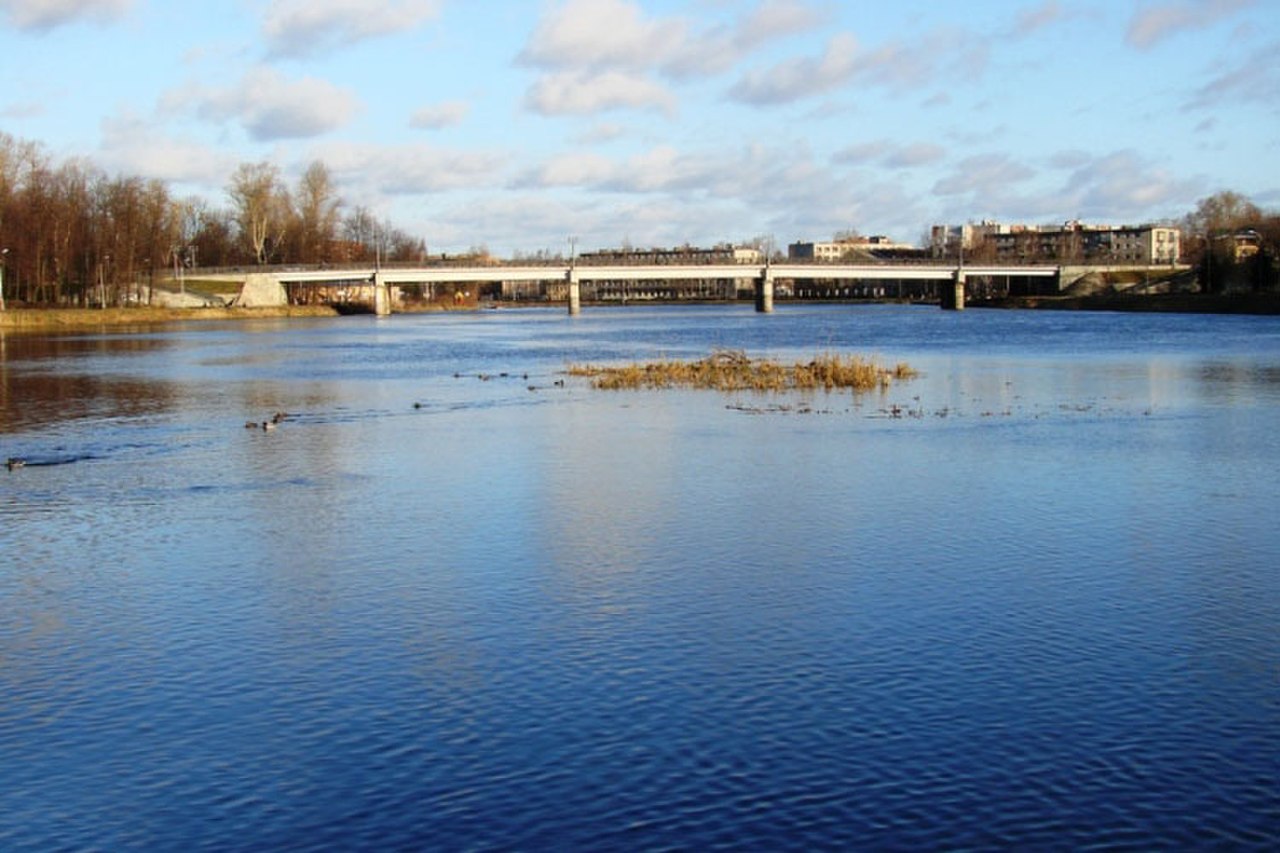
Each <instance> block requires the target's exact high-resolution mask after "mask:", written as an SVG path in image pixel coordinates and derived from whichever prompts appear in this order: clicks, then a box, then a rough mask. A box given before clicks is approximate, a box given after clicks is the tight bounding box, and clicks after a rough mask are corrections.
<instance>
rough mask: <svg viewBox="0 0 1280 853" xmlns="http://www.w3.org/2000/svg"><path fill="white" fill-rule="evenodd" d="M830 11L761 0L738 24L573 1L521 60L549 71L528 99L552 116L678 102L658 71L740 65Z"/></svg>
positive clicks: (705, 71) (549, 17) (799, 0)
mask: <svg viewBox="0 0 1280 853" xmlns="http://www.w3.org/2000/svg"><path fill="white" fill-rule="evenodd" d="M823 17H824V16H823V14H822V13H820V12H819V11H817V10H816V9H814V8H813V7H811V6H810V5H809V4H808V3H806V2H804V0H761V2H759V3H757V4H756V5H754V6H753V7H752V8H751V9H749V10H748V11H747V12H746V13H745V14H744V15H743V16H742V17H740V18H739V19H738V20H737V21H735V22H734V23H732V24H730V25H720V26H709V27H703V28H697V27H695V26H694V24H693V23H692V22H691V21H690V20H689V19H687V18H684V17H676V16H667V17H655V16H651V15H649V14H647V13H646V11H645V9H644V8H643V6H642V5H641V4H640V3H636V2H633V0H567V2H565V3H562V4H560V5H558V6H552V7H550V8H549V11H548V12H547V14H546V15H545V16H544V17H543V18H542V19H541V21H540V22H539V24H538V26H537V28H536V29H535V30H534V32H533V33H532V34H531V35H530V37H529V39H528V41H527V42H526V44H525V47H524V49H523V50H522V51H521V52H520V55H519V61H520V62H521V63H522V64H524V65H528V66H532V67H535V68H539V69H542V70H543V72H544V76H542V77H540V78H539V79H538V80H537V81H536V82H535V83H534V84H533V86H532V87H531V88H530V91H529V95H528V97H527V98H526V104H527V105H528V106H530V107H532V108H533V109H535V110H537V111H538V112H541V113H543V114H546V115H554V114H569V113H573V114H582V113H590V112H594V111H599V110H605V109H615V108H619V107H622V108H640V109H651V108H653V107H655V106H656V107H658V108H660V109H664V110H667V111H671V110H673V109H674V108H675V103H676V101H675V96H674V94H672V93H671V92H670V90H669V89H667V88H666V87H664V86H663V85H662V84H660V83H659V82H657V79H656V78H657V77H666V78H671V79H674V80H683V79H687V78H690V77H701V76H710V75H714V74H720V73H723V72H725V71H727V70H729V69H730V68H732V67H733V66H734V65H735V64H736V63H738V62H739V61H740V60H741V59H742V58H743V57H744V56H746V55H747V54H748V53H750V52H751V51H752V50H755V49H756V48H758V47H759V46H760V45H762V44H764V43H765V42H767V41H770V40H773V39H779V38H783V37H786V36H789V35H794V34H796V33H801V32H805V31H807V30H810V29H812V28H814V27H815V26H816V25H818V24H819V23H820V22H821V21H822V20H823Z"/></svg>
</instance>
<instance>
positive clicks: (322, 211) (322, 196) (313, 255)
mask: <svg viewBox="0 0 1280 853" xmlns="http://www.w3.org/2000/svg"><path fill="white" fill-rule="evenodd" d="M296 198H297V216H298V227H297V248H298V256H297V258H296V260H298V261H300V262H302V263H308V264H312V263H320V262H323V261H328V260H332V258H331V257H330V255H331V254H332V251H333V240H334V237H335V236H336V235H337V230H338V211H339V208H340V207H341V205H342V202H341V200H340V199H339V198H338V196H337V192H336V190H335V189H334V186H333V181H332V179H331V178H330V176H329V169H328V168H327V167H326V166H325V165H324V163H322V162H320V161H319V160H316V161H315V162H313V163H312V164H311V165H310V166H308V167H307V171H306V172H304V173H303V175H302V178H301V179H300V180H299V182H298V191H297V194H296Z"/></svg>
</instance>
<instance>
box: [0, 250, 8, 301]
mask: <svg viewBox="0 0 1280 853" xmlns="http://www.w3.org/2000/svg"><path fill="white" fill-rule="evenodd" d="M7 254H9V250H8V249H7V248H6V249H0V311H3V310H4V262H5V255H7Z"/></svg>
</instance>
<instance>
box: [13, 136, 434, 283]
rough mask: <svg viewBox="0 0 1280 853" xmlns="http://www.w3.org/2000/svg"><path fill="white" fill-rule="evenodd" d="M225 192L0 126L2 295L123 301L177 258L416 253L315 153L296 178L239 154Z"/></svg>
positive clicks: (275, 259)
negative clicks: (347, 193) (102, 163)
mask: <svg viewBox="0 0 1280 853" xmlns="http://www.w3.org/2000/svg"><path fill="white" fill-rule="evenodd" d="M226 194H227V206H225V207H218V206H215V205H213V204H210V203H209V202H208V201H207V200H205V199H203V198H198V197H187V198H180V197H175V195H174V193H173V192H172V191H171V190H170V188H169V186H168V185H167V184H165V183H164V182H163V181H159V180H154V179H145V178H141V177H136V176H126V175H118V176H112V175H108V174H107V173H106V172H104V171H103V170H102V169H100V168H98V167H96V166H94V165H93V164H92V163H89V162H86V161H84V160H80V159H73V160H67V161H65V162H54V159H53V158H52V157H50V155H49V154H48V153H47V152H46V151H45V150H44V148H43V146H41V145H40V144H38V143H35V142H29V141H25V140H21V139H17V138H15V137H13V136H11V135H9V134H6V133H3V132H0V263H3V276H4V279H3V282H4V290H3V294H0V296H2V297H3V298H4V299H5V300H6V301H7V303H8V305H9V306H10V307H14V306H17V305H31V306H89V305H93V306H98V305H124V304H128V303H130V302H131V301H136V300H137V299H138V298H139V296H138V294H139V293H141V292H144V290H143V289H142V288H140V287H139V285H145V284H149V283H150V282H152V281H153V280H155V278H156V277H157V276H159V275H163V274H165V273H171V272H173V271H176V270H178V269H181V268H188V269H190V268H195V267H202V268H216V267H241V266H246V265H259V264H325V263H358V262H364V261H370V262H372V261H374V260H375V258H378V259H381V260H386V261H418V260H422V259H423V258H425V255H426V251H427V248H426V244H425V242H424V241H423V240H421V239H420V238H417V237H414V236H411V235H409V234H407V233H405V232H404V231H403V230H401V229H399V228H397V227H396V226H394V225H393V224H392V223H390V222H387V221H379V220H378V219H377V218H376V217H375V216H374V215H373V214H372V213H371V212H370V211H369V209H368V208H366V207H363V206H358V205H357V206H354V207H348V206H347V205H346V203H345V202H344V200H343V199H342V198H340V197H339V195H338V193H337V190H336V188H335V185H334V181H333V178H332V176H331V174H330V172H329V169H328V168H327V167H326V166H325V165H324V164H323V163H321V162H319V161H317V162H313V163H312V164H311V165H310V166H308V168H307V169H306V171H305V172H304V173H303V174H302V176H301V177H300V178H299V179H298V181H297V184H296V185H295V186H289V185H287V184H286V183H285V181H284V180H283V178H282V176H281V172H280V169H279V168H278V167H277V166H275V165H273V164H271V163H266V162H262V163H242V164H240V166H239V167H238V168H237V169H236V170H235V172H234V173H233V174H232V176H231V178H230V180H229V181H228V183H227V187H226ZM3 304H4V303H3V302H0V305H3Z"/></svg>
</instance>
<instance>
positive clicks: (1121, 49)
mask: <svg viewBox="0 0 1280 853" xmlns="http://www.w3.org/2000/svg"><path fill="white" fill-rule="evenodd" d="M0 130H3V131H5V132H7V133H9V134H11V135H13V136H15V137H18V138H20V139H24V140H30V141H34V142H39V143H41V144H42V145H44V146H45V148H46V150H47V151H48V153H49V154H51V155H52V156H53V157H55V158H58V159H63V158H70V157H81V156H82V157H86V158H88V159H89V160H90V161H91V162H93V163H94V164H96V165H97V166H99V167H101V168H103V169H105V170H107V171H108V172H109V173H112V174H116V173H122V174H129V175H141V176H144V177H156V178H161V179H163V180H165V181H166V182H168V183H169V184H170V186H171V188H172V189H173V190H174V192H175V194H178V195H202V196H205V197H208V198H209V199H211V200H212V201H214V202H215V203H217V204H219V205H223V204H225V203H226V196H225V187H226V184H227V181H228V179H229V178H230V176H231V174H232V172H233V171H234V170H235V167H236V166H237V165H238V164H239V163H242V162H257V161H261V160H267V161H271V162H273V163H275V164H276V165H277V166H279V167H280V169H281V171H282V173H283V175H284V177H285V179H286V181H287V182H288V183H291V184H292V183H293V182H294V181H295V180H296V177H297V176H298V175H299V174H300V173H301V171H302V170H303V169H304V168H305V167H306V166H307V164H308V163H310V162H312V161H314V160H316V159H319V160H321V161H323V162H324V163H325V164H326V165H327V166H328V167H329V168H330V170H331V172H332V174H333V176H334V177H335V179H336V180H337V182H338V185H339V189H340V192H341V194H342V197H343V199H344V200H345V202H346V203H347V204H348V206H354V205H357V204H358V205H363V206H365V207H368V208H369V209H370V210H372V211H374V212H375V213H376V214H377V215H378V216H379V217H385V218H388V219H390V220H391V221H392V222H394V223H395V224H396V225H398V226H400V227H401V228H403V229H405V230H407V231H409V232H410V233H412V234H414V235H416V236H421V237H422V238H423V239H425V240H426V241H427V244H428V246H429V248H430V250H431V251H441V250H443V251H458V250H462V249H466V248H468V247H471V246H476V245H485V246H487V247H488V248H490V249H491V250H492V251H493V252H495V253H497V254H500V255H511V254H513V253H516V252H534V251H538V250H549V251H551V252H559V251H564V250H565V246H566V242H567V240H568V238H569V236H570V235H572V236H575V237H577V245H578V247H579V249H580V250H581V249H590V248H600V247H607V246H617V245H620V244H622V243H623V242H624V241H625V242H630V243H631V244H633V245H636V246H651V245H660V246H671V245H679V244H682V243H686V242H688V243H692V244H695V245H711V244H715V243H718V242H722V241H729V242H738V241H743V240H747V239H750V238H754V237H758V236H767V237H770V238H772V239H773V240H774V241H775V242H776V243H777V244H778V245H782V244H785V243H787V242H791V241H794V240H797V239H810V240H823V239H829V238H830V237H831V236H832V235H833V234H834V233H835V232H837V231H843V230H847V229H857V230H858V231H860V232H862V233H866V234H887V235H889V236H892V237H894V238H896V239H899V240H904V241H908V242H917V241H919V240H920V238H921V235H922V233H923V232H924V231H925V230H926V229H927V227H928V226H929V224H930V223H933V222H963V221H973V220H978V219H982V218H995V219H999V220H1003V221H1025V222H1046V223H1047V222H1061V221H1065V220H1067V219H1071V218H1081V219H1084V220H1087V221H1090V222H1100V223H1112V224H1123V223H1139V222H1146V221H1152V220H1158V219H1162V218H1170V217H1174V218H1176V217H1180V216H1182V215H1183V214H1185V213H1187V212H1188V211H1189V210H1191V209H1192V208H1193V207H1194V205H1195V203H1196V201H1197V200H1198V199H1200V198H1203V197H1205V196H1207V195H1209V194H1211V193H1214V192H1217V191H1219V190H1223V189H1231V190H1235V191H1237V192H1241V193H1243V194H1245V195H1247V196H1249V197H1250V198H1252V199H1253V200H1254V201H1255V202H1256V203H1258V204H1259V205H1261V206H1262V207H1264V208H1267V209H1274V208H1277V207H1280V157H1277V152H1280V0H1079V2H1071V0H989V2H982V0H971V2H951V0H946V2H943V0H895V2H849V0H846V2H829V0H686V2H668V0H545V2H543V1H542V0H387V2H366V1H365V0H256V2H255V1H254V0H220V2H205V0H184V2H180V3H179V2H159V0H154V2H150V0H0Z"/></svg>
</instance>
